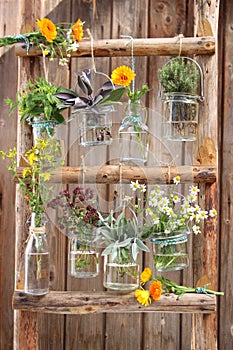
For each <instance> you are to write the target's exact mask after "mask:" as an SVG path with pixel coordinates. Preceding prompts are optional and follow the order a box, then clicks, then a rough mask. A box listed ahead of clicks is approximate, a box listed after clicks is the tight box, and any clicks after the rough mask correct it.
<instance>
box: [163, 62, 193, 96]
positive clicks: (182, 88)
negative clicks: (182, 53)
mask: <svg viewBox="0 0 233 350" xmlns="http://www.w3.org/2000/svg"><path fill="white" fill-rule="evenodd" d="M158 74H159V80H160V83H161V85H162V87H163V90H164V92H165V93H166V92H183V93H188V94H195V93H196V90H197V87H198V80H199V71H198V68H197V66H196V65H195V63H194V62H191V61H189V60H187V59H185V58H184V57H175V58H173V59H171V60H170V61H169V62H168V63H167V64H165V65H164V66H163V67H162V68H161V69H159V70H158Z"/></svg>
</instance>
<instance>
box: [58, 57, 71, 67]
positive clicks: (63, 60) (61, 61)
mask: <svg viewBox="0 0 233 350" xmlns="http://www.w3.org/2000/svg"><path fill="white" fill-rule="evenodd" d="M68 62H69V60H68V59H67V58H64V57H63V58H60V59H59V65H60V66H67V65H68Z"/></svg>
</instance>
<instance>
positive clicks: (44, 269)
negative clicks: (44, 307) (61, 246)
mask: <svg viewBox="0 0 233 350" xmlns="http://www.w3.org/2000/svg"><path fill="white" fill-rule="evenodd" d="M46 235H47V232H46V226H45V225H43V221H42V219H40V214H38V215H36V214H35V213H32V217H31V225H30V228H29V238H28V241H27V245H26V249H25V273H24V292H25V293H27V294H31V295H43V294H47V293H48V292H49V278H50V253H49V247H48V243H47V237H46Z"/></svg>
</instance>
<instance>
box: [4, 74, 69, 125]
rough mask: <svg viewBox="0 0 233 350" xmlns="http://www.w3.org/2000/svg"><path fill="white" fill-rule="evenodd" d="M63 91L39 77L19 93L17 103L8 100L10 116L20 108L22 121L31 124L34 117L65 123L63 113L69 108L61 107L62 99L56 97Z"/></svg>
mask: <svg viewBox="0 0 233 350" xmlns="http://www.w3.org/2000/svg"><path fill="white" fill-rule="evenodd" d="M61 89H62V88H61V87H60V86H59V87H56V86H55V85H53V84H52V83H50V82H48V81H47V80H46V79H44V78H42V77H39V78H38V79H37V80H35V82H34V83H32V82H31V81H29V82H28V85H27V86H26V88H25V89H23V90H22V91H20V92H18V93H17V96H16V101H12V100H11V99H9V98H7V99H6V104H8V105H10V114H11V113H12V112H13V110H14V109H15V108H17V107H18V108H19V114H20V116H21V121H24V120H25V121H27V122H28V123H31V122H33V118H34V117H38V116H41V117H43V119H44V120H45V121H54V122H56V123H58V124H60V123H64V121H65V119H64V117H63V115H62V114H61V112H62V110H64V109H65V108H67V107H65V106H61V102H60V99H59V98H57V97H56V96H55V94H56V93H58V92H59V91H61Z"/></svg>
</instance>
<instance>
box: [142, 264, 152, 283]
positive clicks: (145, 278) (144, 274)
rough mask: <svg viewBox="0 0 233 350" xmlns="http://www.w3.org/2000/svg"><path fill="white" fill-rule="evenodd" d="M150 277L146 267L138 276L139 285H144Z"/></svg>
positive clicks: (150, 272) (148, 269)
mask: <svg viewBox="0 0 233 350" xmlns="http://www.w3.org/2000/svg"><path fill="white" fill-rule="evenodd" d="M151 277H152V271H151V269H150V268H149V267H146V268H145V269H144V270H143V271H142V273H141V276H140V280H141V284H145V283H146V282H148V281H149V280H150V279H151Z"/></svg>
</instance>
